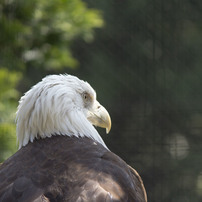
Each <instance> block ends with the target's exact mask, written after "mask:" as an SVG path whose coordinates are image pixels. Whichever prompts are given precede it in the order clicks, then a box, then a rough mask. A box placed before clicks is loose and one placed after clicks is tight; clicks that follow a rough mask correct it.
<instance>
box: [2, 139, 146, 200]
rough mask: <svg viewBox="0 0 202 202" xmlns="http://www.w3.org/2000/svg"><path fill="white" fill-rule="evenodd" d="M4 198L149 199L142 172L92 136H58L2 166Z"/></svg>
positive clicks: (24, 150) (39, 142) (31, 145)
mask: <svg viewBox="0 0 202 202" xmlns="http://www.w3.org/2000/svg"><path fill="white" fill-rule="evenodd" d="M0 201H1V202H14V201H19V202H33V201H34V202H48V201H50V202H56V201H57V202H62V201H64V202H80V201H83V202H87V201H88V202H91V201H92V202H93V201H96V202H104V201H106V202H108V201H110V202H115V201H117V202H118V201H119V202H122V201H123V202H127V201H130V202H145V201H147V200H146V192H145V189H144V186H143V183H142V180H141V178H140V176H139V175H138V173H137V172H136V171H135V170H134V169H132V168H131V167H129V166H128V165H127V164H126V163H125V162H124V161H123V160H122V159H120V158H119V157H118V156H117V155H115V154H114V153H112V152H110V151H109V150H107V149H106V148H105V147H103V146H102V145H101V144H100V143H97V142H95V141H93V140H92V139H89V138H86V137H84V138H76V137H68V136H53V137H51V138H45V139H39V140H36V141H34V143H29V144H28V145H26V146H25V147H23V148H21V149H20V150H19V151H18V152H17V153H16V154H14V155H13V156H12V157H10V158H9V159H8V160H7V161H5V162H4V164H2V165H1V166H0Z"/></svg>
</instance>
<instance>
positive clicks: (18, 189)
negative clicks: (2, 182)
mask: <svg viewBox="0 0 202 202" xmlns="http://www.w3.org/2000/svg"><path fill="white" fill-rule="evenodd" d="M0 201H1V202H8V201H9V202H16V201H20V202H49V200H48V199H47V198H46V197H45V196H44V195H43V190H42V189H40V188H37V187H36V186H35V185H34V184H33V183H32V181H31V180H30V179H28V178H26V177H24V176H22V177H19V178H17V179H16V180H14V182H13V183H11V184H9V185H8V186H7V187H5V192H4V194H3V195H2V196H1V197H0Z"/></svg>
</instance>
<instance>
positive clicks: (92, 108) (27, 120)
mask: <svg viewBox="0 0 202 202" xmlns="http://www.w3.org/2000/svg"><path fill="white" fill-rule="evenodd" d="M16 121H17V138H18V141H19V148H21V147H22V146H25V145H26V144H28V142H29V141H30V142H33V141H34V139H37V138H46V137H51V136H53V135H67V136H76V137H84V136H85V137H89V138H92V139H94V140H96V141H97V142H99V143H101V144H102V145H103V146H105V147H106V145H105V143H104V141H103V140H102V138H101V137H100V135H99V134H98V132H97V130H96V129H95V128H94V126H93V125H95V126H100V127H104V128H106V132H107V133H108V132H109V131H110V129H111V119H110V116H109V114H108V112H107V110H106V109H105V108H104V107H103V106H101V105H100V104H99V102H98V101H97V100H96V93H95V91H94V90H93V88H92V87H91V86H90V85H89V84H88V83H87V82H84V81H82V80H80V79H78V78H77V77H75V76H71V75H51V76H47V77H45V78H44V79H43V80H42V81H41V82H39V83H37V84H36V85H35V86H33V87H32V88H31V89H30V90H29V91H28V92H26V93H25V95H24V96H22V97H21V99H20V101H19V106H18V111H17V118H16ZM106 148H107V147H106Z"/></svg>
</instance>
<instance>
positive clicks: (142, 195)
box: [128, 165, 147, 202]
mask: <svg viewBox="0 0 202 202" xmlns="http://www.w3.org/2000/svg"><path fill="white" fill-rule="evenodd" d="M128 167H129V169H130V171H131V173H132V176H133V179H134V181H136V182H137V184H138V186H137V188H138V191H137V193H136V194H137V198H139V199H141V200H142V199H143V200H144V201H145V202H147V193H146V190H145V187H144V184H143V181H142V178H141V177H140V175H139V174H138V172H137V171H136V170H135V169H134V168H132V167H131V166H129V165H128Z"/></svg>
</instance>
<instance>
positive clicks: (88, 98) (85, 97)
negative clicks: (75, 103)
mask: <svg viewBox="0 0 202 202" xmlns="http://www.w3.org/2000/svg"><path fill="white" fill-rule="evenodd" d="M82 97H83V101H84V105H85V106H88V105H90V103H91V102H92V97H91V96H90V95H89V93H87V92H84V93H83V94H82Z"/></svg>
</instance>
